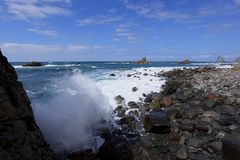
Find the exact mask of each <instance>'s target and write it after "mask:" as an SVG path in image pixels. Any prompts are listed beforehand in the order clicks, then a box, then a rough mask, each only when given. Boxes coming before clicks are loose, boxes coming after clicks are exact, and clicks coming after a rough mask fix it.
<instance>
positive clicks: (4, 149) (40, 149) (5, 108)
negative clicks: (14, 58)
mask: <svg viewBox="0 0 240 160" xmlns="http://www.w3.org/2000/svg"><path fill="white" fill-rule="evenodd" d="M0 159H6V160H7V159H11V160H17V159H24V160H40V159H45V160H50V159H54V156H53V152H52V151H51V150H50V149H49V145H48V144H47V143H46V141H45V140H44V137H43V135H42V133H41V131H40V129H39V127H38V126H37V124H36V122H35V120H34V115H33V112H32V107H31V105H30V100H29V98H28V96H27V94H26V92H25V90H24V88H23V85H22V83H21V82H19V81H18V76H17V74H16V72H15V70H14V68H13V67H12V66H11V65H10V64H9V63H8V61H7V58H6V57H4V56H3V55H2V52H1V50H0Z"/></svg>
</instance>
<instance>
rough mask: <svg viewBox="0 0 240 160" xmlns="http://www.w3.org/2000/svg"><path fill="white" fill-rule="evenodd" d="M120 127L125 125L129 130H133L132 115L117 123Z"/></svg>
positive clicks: (133, 119) (133, 121)
mask: <svg viewBox="0 0 240 160" xmlns="http://www.w3.org/2000/svg"><path fill="white" fill-rule="evenodd" d="M119 123H120V125H124V124H126V125H127V126H128V127H129V128H130V129H135V127H136V120H135V118H134V116H133V115H126V116H124V117H123V118H121V119H120V121H119Z"/></svg>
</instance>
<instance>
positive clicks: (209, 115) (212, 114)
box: [203, 111, 220, 120]
mask: <svg viewBox="0 0 240 160" xmlns="http://www.w3.org/2000/svg"><path fill="white" fill-rule="evenodd" d="M203 116H204V117H207V118H213V119H217V120H219V119H220V114H218V113H217V112H214V111H205V112H203Z"/></svg>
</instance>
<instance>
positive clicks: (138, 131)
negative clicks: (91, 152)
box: [96, 64, 240, 160]
mask: <svg viewBox="0 0 240 160" xmlns="http://www.w3.org/2000/svg"><path fill="white" fill-rule="evenodd" d="M158 75H160V76H165V77H166V78H167V83H166V84H165V86H163V91H162V92H160V93H152V94H148V95H146V98H145V100H144V103H135V102H129V103H128V104H127V105H124V104H122V103H124V97H122V96H117V97H116V100H117V103H118V104H119V106H118V107H117V108H116V110H115V113H116V115H117V116H118V117H119V118H120V119H119V121H117V124H119V125H120V126H121V129H119V128H118V129H115V130H113V131H111V132H106V133H105V135H104V136H103V137H104V138H105V140H106V142H105V143H104V144H103V146H102V147H101V148H100V149H99V152H98V154H97V155H96V157H98V158H100V159H106V160H110V159H119V160H120V159H124V160H129V159H134V160H145V159H149V160H160V159H196V160H205V159H219V160H220V159H226V160H230V159H231V160H237V159H239V158H240V152H239V150H240V136H239V135H240V116H239V113H240V91H239V90H240V85H239V80H240V70H239V64H238V65H235V66H234V67H233V68H228V69H218V68H212V67H204V68H195V69H183V70H173V71H169V72H166V73H158ZM126 106H127V107H126ZM129 109H130V111H127V110H129ZM126 113H127V114H126ZM106 135H107V136H106ZM96 159H97V158H96Z"/></svg>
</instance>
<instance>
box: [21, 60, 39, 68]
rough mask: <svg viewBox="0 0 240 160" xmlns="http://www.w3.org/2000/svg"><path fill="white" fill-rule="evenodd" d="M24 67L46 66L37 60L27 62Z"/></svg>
mask: <svg viewBox="0 0 240 160" xmlns="http://www.w3.org/2000/svg"><path fill="white" fill-rule="evenodd" d="M22 66H23V67H41V66H44V65H43V64H42V63H41V62H37V61H32V62H30V63H26V64H23V65H22Z"/></svg>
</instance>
